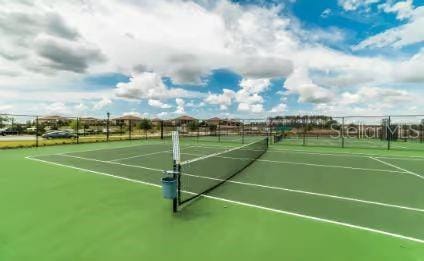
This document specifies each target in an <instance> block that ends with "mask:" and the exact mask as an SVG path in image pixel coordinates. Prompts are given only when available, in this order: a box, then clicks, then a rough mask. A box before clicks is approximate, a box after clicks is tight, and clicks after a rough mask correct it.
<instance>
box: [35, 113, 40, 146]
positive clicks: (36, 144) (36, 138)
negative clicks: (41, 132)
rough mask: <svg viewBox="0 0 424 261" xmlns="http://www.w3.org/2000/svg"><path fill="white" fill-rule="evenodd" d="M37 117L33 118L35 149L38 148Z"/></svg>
mask: <svg viewBox="0 0 424 261" xmlns="http://www.w3.org/2000/svg"><path fill="white" fill-rule="evenodd" d="M38 128H39V126H38V116H37V117H36V118H35V147H37V148H38Z"/></svg>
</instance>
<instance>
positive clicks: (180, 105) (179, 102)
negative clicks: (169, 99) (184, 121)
mask: <svg viewBox="0 0 424 261" xmlns="http://www.w3.org/2000/svg"><path fill="white" fill-rule="evenodd" d="M175 103H176V104H177V109H176V110H175V112H174V113H176V114H183V113H185V109H184V105H185V101H184V100H183V99H181V98H176V99H175Z"/></svg>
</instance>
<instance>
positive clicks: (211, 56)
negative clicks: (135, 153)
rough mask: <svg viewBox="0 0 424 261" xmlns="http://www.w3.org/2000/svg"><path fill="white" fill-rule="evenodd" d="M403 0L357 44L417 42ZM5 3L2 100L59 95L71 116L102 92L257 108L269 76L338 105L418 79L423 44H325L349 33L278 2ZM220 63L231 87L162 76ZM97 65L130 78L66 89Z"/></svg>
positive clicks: (308, 97)
mask: <svg viewBox="0 0 424 261" xmlns="http://www.w3.org/2000/svg"><path fill="white" fill-rule="evenodd" d="M376 2H378V1H377V0H363V1H359V0H344V1H342V0H340V1H339V4H340V5H341V6H342V7H343V8H344V9H345V10H346V11H354V10H359V11H361V10H364V9H367V8H369V7H370V6H372V5H373V4H375V3H376ZM410 3H411V2H410V1H409V0H407V1H401V2H397V3H395V4H392V2H390V4H388V5H385V6H382V7H381V9H380V10H383V11H385V12H391V13H394V14H396V15H397V17H398V19H403V21H404V22H405V24H403V25H401V26H399V27H396V28H391V29H388V30H387V31H385V32H383V33H381V34H377V35H375V36H372V37H370V38H368V39H366V40H365V41H363V42H362V43H360V44H358V45H357V46H356V47H354V49H363V48H379V47H388V46H390V47H395V48H397V47H399V48H400V47H404V46H408V45H410V44H414V43H421V42H422V41H423V37H424V36H423V34H422V28H424V21H423V17H424V14H423V13H424V11H423V9H424V8H423V7H417V8H415V9H413V7H412V4H410ZM2 7H3V9H2V10H3V11H0V33H1V35H2V41H1V42H0V68H2V69H0V99H1V100H2V102H3V103H5V104H13V105H14V104H15V102H16V100H19V101H25V102H27V103H32V104H34V103H36V104H46V105H51V104H54V103H56V102H57V103H62V104H63V105H64V107H70V108H71V110H70V111H71V112H72V113H74V111H75V110H76V108H74V106H77V104H80V103H83V104H89V105H90V107H91V106H94V104H95V103H97V102H101V100H100V101H99V99H101V98H102V97H106V98H107V99H109V100H112V99H113V100H114V99H115V98H116V97H119V98H123V99H131V100H140V99H142V100H146V101H147V102H148V103H150V104H154V105H156V106H158V108H161V107H164V106H165V107H166V105H167V104H168V103H170V101H169V100H171V99H172V100H173V99H176V98H179V99H182V98H184V99H187V98H188V99H190V98H193V99H196V101H198V100H202V101H203V103H208V104H216V105H218V106H219V107H220V108H221V109H225V108H228V107H230V106H231V105H232V104H233V103H234V102H236V103H237V104H238V108H239V109H241V110H242V111H253V110H254V111H260V110H261V108H262V110H263V105H264V104H265V102H266V101H265V99H264V98H266V97H268V95H267V96H265V95H264V93H265V92H266V91H267V90H268V89H269V79H272V78H274V77H280V78H284V79H287V81H286V83H285V85H284V87H285V88H287V89H288V92H287V93H288V94H295V95H299V102H302V103H303V102H305V103H314V104H319V106H325V105H328V106H337V105H335V100H337V99H340V98H341V97H342V96H343V95H345V96H346V97H345V98H344V99H345V100H349V97H348V96H349V95H351V96H352V95H353V96H354V95H356V90H357V89H359V88H360V87H363V86H380V88H382V89H387V88H388V87H384V86H393V85H395V84H396V86H400V87H398V88H404V84H406V83H410V82H412V83H422V82H424V78H423V76H422V75H424V73H423V68H424V59H423V55H422V53H423V51H420V52H419V53H416V54H414V55H411V57H405V58H394V57H395V55H394V56H393V57H392V56H385V57H384V56H378V53H377V55H375V56H373V57H367V56H365V55H362V56H355V55H352V54H350V53H345V52H342V51H336V50H334V49H331V48H329V47H326V46H325V44H326V43H328V42H332V43H335V42H341V43H343V40H344V36H345V35H346V34H347V33H346V32H344V31H342V30H341V29H338V28H332V29H329V30H328V32H327V31H325V30H321V29H320V28H314V29H310V28H302V27H301V24H302V23H298V24H299V25H296V23H297V22H296V19H293V18H292V17H288V16H286V15H284V14H283V13H284V12H281V9H280V8H279V7H270V8H268V9H267V8H264V7H261V6H254V5H247V6H245V5H239V4H234V3H232V2H230V1H226V0H221V1H180V0H175V1H163V0H157V1H143V2H139V1H118V0H110V1H82V2H81V1H50V2H46V1H35V2H34V3H33V5H32V6H29V5H28V6H27V5H22V4H16V1H3V2H2ZM411 9H412V11H411ZM4 10H7V11H4ZM324 13H326V12H323V14H324ZM324 15H325V14H324ZM99 28H101V30H99ZM308 35H309V36H308ZM383 55H384V53H383ZM398 57H399V56H398ZM4 68H7V69H4ZM219 68H226V69H229V70H232V71H234V72H236V73H238V74H240V75H241V77H242V78H243V80H242V81H241V82H240V90H238V91H236V92H235V94H231V93H225V92H224V91H223V92H222V93H218V94H215V93H211V94H209V95H208V94H205V92H203V93H200V92H193V91H186V90H183V89H182V88H175V87H167V86H166V85H165V84H164V83H163V82H162V79H163V77H170V78H171V81H172V82H173V83H202V84H203V83H204V82H202V80H204V78H202V77H204V76H207V75H208V74H210V72H211V71H212V70H214V69H219ZM294 68H295V69H296V70H294ZM104 72H117V73H123V74H126V75H132V76H131V78H130V81H129V82H122V83H119V84H118V85H117V86H116V89H115V91H111V90H102V91H87V90H81V89H78V90H77V89H71V88H70V87H74V86H70V85H78V84H79V83H81V82H83V79H84V78H85V77H87V76H88V75H90V74H93V73H94V74H97V73H104ZM64 83H66V85H65V84H64ZM70 83H72V84H70ZM65 89H66V91H63V90H65ZM230 96H233V97H230ZM342 98H343V97H342ZM350 98H351V97H350ZM376 99H378V98H376ZM182 101H183V102H184V100H182ZM187 101H189V100H187ZM201 104H202V103H199V107H200V106H201ZM352 104H358V103H352ZM56 105H57V107H58V108H59V109H63V110H66V108H64V107H63V108H60V106H59V104H56ZM154 105H153V106H154ZM99 106H100V105H99ZM151 106H152V105H151ZM196 106H197V104H196V102H192V101H189V102H187V103H184V104H182V105H181V106H179V108H178V105H177V111H179V112H180V113H181V112H184V109H185V108H188V107H191V108H195V107H196ZM317 106H318V105H317ZM15 107H16V108H25V109H27V108H29V106H15ZM33 107H34V108H35V107H36V106H35V105H33ZM39 107H41V106H39ZM68 109H69V108H68ZM40 110H41V109H40ZM271 110H272V109H271Z"/></svg>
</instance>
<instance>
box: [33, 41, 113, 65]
mask: <svg viewBox="0 0 424 261" xmlns="http://www.w3.org/2000/svg"><path fill="white" fill-rule="evenodd" d="M35 51H36V53H37V54H38V56H39V57H40V61H39V62H38V63H36V64H32V65H31V66H28V67H27V68H29V69H31V70H35V71H41V70H40V66H41V67H42V68H47V69H50V70H49V71H48V72H51V71H52V70H53V69H54V70H64V71H71V72H76V73H83V72H85V71H86V69H87V68H88V66H89V64H92V63H98V62H103V61H105V57H104V55H103V54H102V53H101V52H100V51H99V50H98V49H97V48H95V47H90V46H87V45H86V44H81V43H78V42H70V41H66V40H60V39H55V38H51V37H43V38H39V39H37V40H36V41H35Z"/></svg>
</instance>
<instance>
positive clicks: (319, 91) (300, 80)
mask: <svg viewBox="0 0 424 261" xmlns="http://www.w3.org/2000/svg"><path fill="white" fill-rule="evenodd" d="M303 68H304V67H299V68H297V69H296V70H295V71H294V73H293V74H291V75H290V76H289V77H288V78H287V80H286V81H285V82H284V87H285V88H286V89H287V90H289V91H290V92H291V93H296V94H298V95H299V101H300V102H310V103H326V102H329V101H331V100H332V99H333V98H334V93H333V92H331V91H330V90H328V89H325V88H323V87H321V86H318V85H317V84H315V83H313V82H312V80H311V79H310V78H309V75H308V73H307V72H306V71H305V70H304V69H303Z"/></svg>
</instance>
